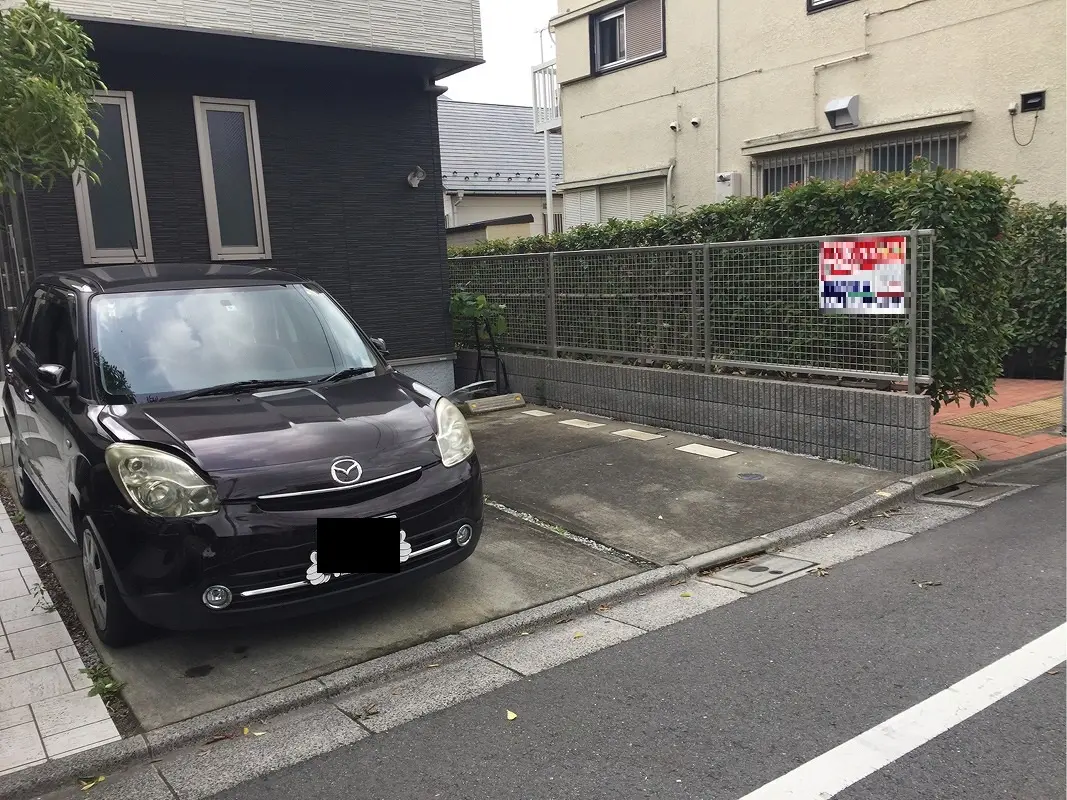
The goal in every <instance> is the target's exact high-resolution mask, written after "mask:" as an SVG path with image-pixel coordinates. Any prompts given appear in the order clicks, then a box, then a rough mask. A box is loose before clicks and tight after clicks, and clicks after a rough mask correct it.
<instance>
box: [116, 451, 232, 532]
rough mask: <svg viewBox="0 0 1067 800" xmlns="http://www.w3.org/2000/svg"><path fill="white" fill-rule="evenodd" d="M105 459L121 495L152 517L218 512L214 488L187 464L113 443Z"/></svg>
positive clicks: (165, 456) (164, 454)
mask: <svg viewBox="0 0 1067 800" xmlns="http://www.w3.org/2000/svg"><path fill="white" fill-rule="evenodd" d="M104 459H105V460H106V461H107V466H108V469H109V470H111V474H112V475H113V476H114V478H115V482H116V483H117V484H118V485H119V489H121V490H122V494H123V495H125V497H126V499H127V500H128V501H129V502H130V504H131V505H132V506H133V507H134V508H136V509H137V510H138V511H140V512H142V513H144V514H147V515H149V516H151V517H197V516H202V515H204V514H213V513H215V512H216V511H218V510H219V496H218V493H217V492H216V491H215V487H214V486H212V485H211V484H210V483H207V482H206V481H205V480H204V479H203V478H202V477H201V476H200V474H199V473H198V472H197V471H196V470H195V469H193V468H192V466H190V465H189V464H188V463H187V462H185V461H183V460H182V459H180V458H178V457H177V456H172V455H171V454H170V453H166V452H164V451H162V450H156V449H155V448H154V447H144V446H142V445H137V444H113V445H110V446H109V447H108V448H107V450H105V451H104Z"/></svg>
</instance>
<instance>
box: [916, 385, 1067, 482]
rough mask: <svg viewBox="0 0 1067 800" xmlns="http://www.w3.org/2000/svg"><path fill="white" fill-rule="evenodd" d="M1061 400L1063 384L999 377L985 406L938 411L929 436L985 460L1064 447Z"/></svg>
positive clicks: (951, 407) (962, 405)
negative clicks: (993, 392) (946, 441)
mask: <svg viewBox="0 0 1067 800" xmlns="http://www.w3.org/2000/svg"><path fill="white" fill-rule="evenodd" d="M1062 399H1063V383H1062V381H1038V380H1021V379H1018V378H1001V379H1000V380H998V381H997V385H996V389H995V395H994V397H992V398H991V399H990V401H989V405H988V406H985V405H981V404H979V405H977V406H975V407H974V408H971V407H970V405H969V404H968V402H967V401H962V402H961V403H960V405H958V406H956V405H948V406H943V407H942V408H941V410H940V411H939V412H938V413H937V415H936V416H934V418H933V423H932V424H931V433H932V434H933V435H934V436H938V437H940V438H942V439H948V440H949V441H951V442H954V443H955V444H957V445H960V446H961V447H963V448H965V449H966V450H967V451H969V452H970V453H972V454H973V455H975V456H978V457H980V458H983V459H985V460H986V461H1011V460H1012V459H1015V458H1021V457H1023V456H1028V455H1032V454H1033V453H1040V452H1041V451H1043V450H1048V449H1049V448H1052V447H1056V446H1057V445H1062V444H1064V437H1063V436H1062V435H1061V434H1060V432H1059V426H1060V425H1061V424H1062V420H1063V406H1062ZM1057 401H1059V402H1057Z"/></svg>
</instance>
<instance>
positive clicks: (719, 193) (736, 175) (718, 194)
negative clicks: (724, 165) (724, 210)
mask: <svg viewBox="0 0 1067 800" xmlns="http://www.w3.org/2000/svg"><path fill="white" fill-rule="evenodd" d="M740 196H741V173H740V172H720V173H719V174H718V175H716V176H715V199H716V200H718V201H719V202H722V201H723V200H725V199H726V198H728V197H740Z"/></svg>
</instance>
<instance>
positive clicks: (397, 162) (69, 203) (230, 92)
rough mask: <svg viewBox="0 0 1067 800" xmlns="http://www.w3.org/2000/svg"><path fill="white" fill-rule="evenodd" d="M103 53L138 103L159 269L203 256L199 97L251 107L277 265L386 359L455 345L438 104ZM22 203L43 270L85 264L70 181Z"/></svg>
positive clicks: (246, 66)
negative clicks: (415, 181) (357, 327)
mask: <svg viewBox="0 0 1067 800" xmlns="http://www.w3.org/2000/svg"><path fill="white" fill-rule="evenodd" d="M97 57H98V59H99V61H100V64H101V70H102V75H103V79H104V81H105V83H106V84H107V85H108V88H110V89H113V90H123V91H132V92H133V93H134V103H135V108H136V113H137V126H138V132H139V136H140V142H141V158H142V165H143V170H144V179H145V194H146V195H147V198H148V213H149V217H150V220H151V230H152V242H153V250H154V256H155V261H156V262H158V263H166V262H173V261H186V262H188V261H200V262H206V261H208V260H209V259H210V253H209V250H208V238H207V218H206V214H205V209H204V196H203V186H202V183H201V177H200V161H199V154H198V149H197V141H196V129H195V123H194V118H193V100H192V98H193V96H194V95H198V94H199V95H204V96H210V97H222V98H235V99H253V100H255V101H256V110H257V114H258V117H259V135H260V143H261V148H262V156H263V173H264V183H265V185H266V195H267V214H268V221H269V226H270V239H271V249H272V253H273V258H272V259H271V261H270V262H269V263H270V264H271V266H274V267H277V268H279V269H285V270H292V271H294V272H297V273H299V274H302V275H304V276H306V277H308V278H312V279H314V280H318V281H320V282H321V283H322V284H323V286H325V287H326V289H327V290H328V291H330V292H331V293H332V294H334V296H335V297H336V298H337V299H338V301H340V302H341V303H342V304H344V305H345V306H346V307H347V308H348V310H349V311H350V312H351V313H352V314H353V316H354V317H355V318H356V320H357V321H358V322H359V323H360V324H361V325H362V326H363V327H364V329H365V330H366V331H367V332H368V333H369V334H371V335H377V336H383V337H384V338H385V339H386V341H387V342H388V343H389V347H390V350H391V351H392V354H393V356H394V357H397V358H405V357H412V356H419V355H430V354H435V353H443V352H448V351H450V350H451V349H452V338H451V329H450V326H449V323H448V311H447V286H448V282H447V277H446V268H447V265H446V261H445V235H444V222H443V214H444V212H443V210H442V206H441V202H442V201H441V192H442V190H441V185H440V174H441V171H440V168H439V162H440V154H439V146H438V139H437V102H436V96H435V95H434V94H432V93H429V92H426V91H424V90H423V85H422V81H421V79H420V78H419V77H418V76H417V75H414V74H413V75H409V76H404V75H400V74H395V73H394V74H392V75H391V76H390V75H386V74H383V73H374V72H367V71H360V72H358V73H356V72H354V71H347V72H346V71H344V70H337V69H332V70H325V69H323V68H321V67H316V68H314V69H313V68H308V67H302V66H301V65H300V63H299V62H290V63H281V64H279V63H277V62H276V61H275V62H272V61H263V62H251V61H243V62H241V63H236V62H228V61H226V60H225V59H224V58H223V59H219V60H207V59H205V58H204V57H203V55H201V57H200V58H199V59H198V60H195V61H194V60H192V59H186V60H181V59H175V58H173V57H165V58H159V57H152V56H147V55H137V56H134V55H128V54H127V55H123V54H109V53H98V54H97ZM416 165H420V166H422V168H423V169H424V170H425V171H426V174H427V178H426V180H425V181H423V183H422V184H421V185H420V186H419V188H418V189H412V188H411V187H410V186H409V185H408V183H407V180H406V176H407V174H408V173H409V172H410V171H411V170H412V169H414V168H415V166H416ZM29 206H30V216H31V222H30V224H31V228H32V231H33V240H34V251H35V252H34V255H35V262H36V269H37V271H38V272H41V271H45V270H53V269H70V268H76V267H79V266H82V257H81V245H80V241H79V238H78V226H77V217H76V214H75V208H74V200H73V191H72V187H71V186H70V184H69V182H68V183H66V184H65V185H57V186H56V187H55V188H54V189H53V190H52V192H50V193H44V192H35V193H33V195H32V197H31V198H30V203H29ZM255 263H257V264H260V265H262V264H264V263H265V262H262V261H259V262H255Z"/></svg>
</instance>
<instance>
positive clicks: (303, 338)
mask: <svg viewBox="0 0 1067 800" xmlns="http://www.w3.org/2000/svg"><path fill="white" fill-rule="evenodd" d="M89 308H90V320H91V322H90V325H91V335H92V347H93V355H94V359H95V363H96V369H97V371H98V375H99V380H100V384H101V386H102V387H103V390H104V394H105V395H107V396H108V397H109V398H110V399H112V400H121V401H124V402H131V401H132V402H153V401H156V400H163V399H166V398H167V397H173V396H175V395H180V394H186V393H189V392H196V391H198V390H202V389H206V388H209V387H213V386H218V385H221V384H227V383H231V382H235V381H287V380H291V381H293V382H294V383H295V382H297V381H314V380H321V379H323V378H325V377H327V376H330V375H333V374H335V373H337V372H340V371H341V370H347V369H354V370H360V369H367V370H373V369H374V368H375V367H377V366H378V365H379V363H380V362H379V360H378V358H377V356H376V355H375V353H374V351H373V350H372V347H371V345H370V344H369V343H368V342H367V341H366V340H365V339H364V338H363V337H362V336H361V335H360V333H359V331H358V330H357V329H356V327H355V326H354V325H353V324H352V323H351V321H350V320H349V319H348V317H347V316H346V315H345V313H344V312H343V311H341V309H340V308H339V307H338V306H337V304H336V303H334V302H333V300H332V299H330V297H329V296H328V295H326V294H324V293H323V292H321V291H319V290H317V289H315V288H313V287H310V286H303V285H299V284H289V285H275V286H251V287H231V288H222V289H214V288H212V289H182V290H168V291H153V292H129V293H119V294H104V295H98V296H96V297H94V298H93V299H92V302H91V304H90V307H89Z"/></svg>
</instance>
